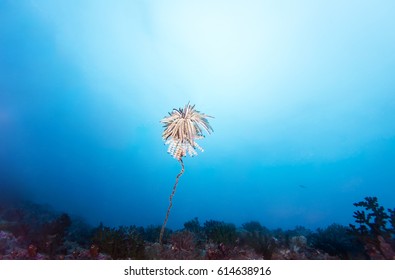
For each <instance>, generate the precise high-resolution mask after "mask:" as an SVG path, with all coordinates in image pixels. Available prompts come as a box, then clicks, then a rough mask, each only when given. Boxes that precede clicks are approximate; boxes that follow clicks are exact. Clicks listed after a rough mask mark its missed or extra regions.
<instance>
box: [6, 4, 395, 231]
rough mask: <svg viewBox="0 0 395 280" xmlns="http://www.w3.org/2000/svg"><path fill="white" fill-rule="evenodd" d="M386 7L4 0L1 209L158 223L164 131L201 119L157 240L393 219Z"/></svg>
mask: <svg viewBox="0 0 395 280" xmlns="http://www.w3.org/2000/svg"><path fill="white" fill-rule="evenodd" d="M394 12H395V2H394V1H347V2H344V1H337V0H335V1H319V2H317V3H315V2H314V3H313V2H311V1H297V2H295V1H275V2H273V1H176V0H174V1H113V2H111V4H110V3H109V2H107V1H88V0H87V1H44V0H42V1H40V0H37V1H35V0H30V1H28V0H22V1H11V0H3V1H0V189H1V193H2V194H0V195H2V196H3V198H4V197H6V196H7V195H9V194H10V193H13V194H14V195H15V193H17V195H18V196H20V197H21V198H23V199H26V200H29V201H33V202H35V203H39V204H48V205H50V206H51V207H53V208H54V209H56V210H57V211H61V212H66V213H68V214H70V215H72V216H80V217H82V218H83V219H85V220H86V221H87V222H88V223H89V224H91V225H93V226H97V225H99V223H100V222H102V223H103V224H104V225H107V226H110V227H116V226H120V225H137V226H143V227H146V226H149V225H162V223H163V219H164V217H165V214H166V210H167V207H168V203H169V201H168V199H169V195H170V193H171V190H172V187H173V184H174V181H175V177H176V175H177V174H178V173H179V171H180V165H179V163H178V162H177V160H175V159H174V158H172V157H171V155H169V154H168V153H167V146H166V145H165V144H164V141H163V140H162V137H161V136H162V132H163V126H162V124H161V123H160V120H161V119H162V118H163V117H165V116H167V115H168V112H171V111H172V110H173V108H176V109H177V108H180V107H181V108H183V107H184V105H186V104H187V103H188V102H190V103H191V104H195V105H196V109H197V110H199V111H201V112H203V113H206V114H208V115H210V116H213V117H214V118H212V119H209V122H210V124H211V126H212V127H213V129H214V133H212V134H211V135H208V136H207V137H206V138H204V139H201V140H197V142H198V144H199V145H200V146H202V147H203V148H204V150H205V151H204V152H203V153H201V152H198V153H199V154H198V156H196V157H193V158H191V157H186V158H184V164H185V173H184V174H183V176H182V177H181V178H180V181H179V184H178V187H177V192H176V194H175V196H174V200H173V208H172V210H171V213H170V217H169V221H168V223H167V227H169V228H170V229H173V230H176V229H179V228H182V227H183V225H184V223H185V222H186V221H189V220H191V219H193V218H195V217H198V219H199V221H200V222H201V223H203V222H204V221H206V220H219V221H225V222H227V223H233V224H235V225H236V226H241V225H242V224H243V223H246V222H249V221H257V222H259V223H261V224H262V225H264V226H266V227H268V228H270V229H275V228H282V229H291V228H294V227H295V226H298V225H301V226H304V227H306V228H309V229H316V228H319V227H326V226H328V225H330V224H332V223H338V224H341V225H348V224H349V223H352V222H354V218H353V212H354V211H355V210H356V209H355V206H354V205H353V203H355V202H358V201H362V200H363V199H364V198H365V197H367V196H374V197H377V198H378V200H379V202H380V204H382V205H383V206H384V207H385V208H389V207H395V203H394V201H395V188H394V181H395V172H394V169H395V52H394V49H395V31H394V30H395V29H394V26H395V17H393V15H394Z"/></svg>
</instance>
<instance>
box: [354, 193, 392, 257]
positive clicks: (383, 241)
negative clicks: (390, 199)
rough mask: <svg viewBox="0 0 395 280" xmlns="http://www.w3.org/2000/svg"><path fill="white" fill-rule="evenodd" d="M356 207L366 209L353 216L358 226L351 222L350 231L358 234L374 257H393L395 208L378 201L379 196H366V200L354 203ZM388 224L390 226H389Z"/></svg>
mask: <svg viewBox="0 0 395 280" xmlns="http://www.w3.org/2000/svg"><path fill="white" fill-rule="evenodd" d="M354 206H356V207H363V208H365V211H366V212H365V211H364V210H362V211H360V210H357V211H355V212H354V215H353V217H354V218H355V223H357V224H358V226H356V225H353V224H350V229H349V232H350V233H351V234H353V235H354V236H356V237H357V238H358V239H359V240H360V242H362V244H363V245H364V246H365V251H366V253H367V255H368V256H369V257H370V258H372V259H386V258H390V259H392V258H393V256H394V255H395V253H394V248H392V245H391V244H393V243H394V240H393V235H394V233H395V228H394V210H395V209H394V210H391V209H388V212H389V214H388V213H387V212H386V211H385V208H384V207H383V206H380V205H379V203H378V199H377V197H365V201H360V202H357V203H354ZM387 224H389V225H390V227H387Z"/></svg>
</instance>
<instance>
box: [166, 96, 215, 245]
mask: <svg viewBox="0 0 395 280" xmlns="http://www.w3.org/2000/svg"><path fill="white" fill-rule="evenodd" d="M208 117H210V116H208V115H206V114H203V113H200V112H199V111H197V110H195V105H193V106H192V105H190V104H189V103H188V104H187V105H185V107H184V109H182V108H179V109H173V111H172V112H171V113H169V116H168V117H165V118H163V119H162V120H161V122H162V123H163V124H164V128H165V130H164V131H163V134H162V138H163V140H164V141H165V144H168V145H169V148H168V150H167V151H168V152H169V153H170V154H171V155H172V156H173V157H174V158H175V159H177V160H178V161H179V163H180V164H181V171H180V173H178V175H177V177H176V181H175V183H174V186H173V191H172V192H171V194H170V198H169V207H168V209H167V212H166V217H165V220H164V222H163V226H162V229H161V231H160V235H159V243H160V244H162V238H163V233H164V231H165V227H166V223H167V220H168V219H169V214H170V209H171V207H172V206H173V196H174V194H175V192H176V188H177V184H178V180H179V179H180V177H181V176H182V174H183V173H184V162H183V161H182V157H185V156H186V154H187V153H188V154H189V155H190V156H195V155H197V152H196V149H199V150H200V151H203V149H202V148H201V147H200V146H199V145H198V144H197V143H196V142H195V140H196V139H201V138H203V137H204V135H203V130H205V131H206V132H208V133H211V132H212V131H213V129H212V127H211V126H210V124H209V122H208V120H207V118H208Z"/></svg>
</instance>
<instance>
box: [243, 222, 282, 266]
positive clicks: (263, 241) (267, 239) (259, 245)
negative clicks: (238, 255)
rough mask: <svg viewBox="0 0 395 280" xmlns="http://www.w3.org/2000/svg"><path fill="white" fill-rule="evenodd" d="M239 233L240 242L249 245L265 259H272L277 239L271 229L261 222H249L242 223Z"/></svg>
mask: <svg viewBox="0 0 395 280" xmlns="http://www.w3.org/2000/svg"><path fill="white" fill-rule="evenodd" d="M242 228H243V231H241V232H240V233H239V237H240V244H242V245H246V246H249V247H251V248H253V249H254V250H255V252H256V253H257V254H259V255H261V256H263V258H264V259H266V260H270V259H271V258H272V254H273V251H274V249H275V247H276V239H275V238H274V237H273V236H272V234H271V233H270V231H269V230H268V229H267V228H266V227H264V226H262V225H261V224H260V223H259V222H254V221H253V222H249V223H245V224H243V225H242Z"/></svg>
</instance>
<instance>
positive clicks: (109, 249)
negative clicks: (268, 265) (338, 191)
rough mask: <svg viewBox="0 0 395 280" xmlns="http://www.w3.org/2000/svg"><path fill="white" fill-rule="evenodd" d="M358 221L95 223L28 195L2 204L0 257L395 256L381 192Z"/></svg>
mask: <svg viewBox="0 0 395 280" xmlns="http://www.w3.org/2000/svg"><path fill="white" fill-rule="evenodd" d="M354 205H355V206H357V207H363V208H365V209H364V210H358V211H355V212H354V218H355V219H356V224H357V225H350V227H346V226H343V225H339V224H332V225H329V226H328V227H326V228H322V229H321V228H318V229H317V230H315V231H312V230H310V229H307V228H305V227H302V226H297V227H295V228H294V229H288V230H282V229H274V230H270V229H268V228H266V227H265V226H263V225H261V224H260V223H259V222H257V221H251V222H247V223H244V224H242V226H241V227H239V228H238V227H236V225H234V224H232V223H225V222H223V221H216V220H208V221H205V222H204V224H203V226H201V224H200V222H199V220H198V218H194V219H192V220H189V221H187V222H185V223H184V228H183V229H181V230H177V231H174V232H173V231H172V230H169V229H165V231H164V234H163V240H162V244H160V243H159V239H158V233H159V232H160V230H161V226H155V225H151V226H148V227H145V228H143V227H137V226H135V225H131V226H119V227H116V228H114V227H108V226H104V225H103V224H100V225H99V226H98V227H96V228H93V227H91V226H89V225H88V224H86V223H85V222H84V221H83V220H82V219H80V218H78V217H70V216H69V215H67V214H65V213H57V212H56V211H53V209H51V208H49V207H48V206H42V205H35V204H34V203H30V202H19V203H8V204H7V203H2V204H0V259H10V260H11V259H24V260H41V259H58V260H63V259H65V260H81V259H84V260H102V259H157V260H158V259H166V260H171V259H175V260H190V259H193V260H251V259H272V260H310V259H314V260H315V259H321V260H327V259H379V260H384V259H394V258H395V253H394V251H395V250H394V247H395V246H394V245H395V242H394V220H395V217H394V213H395V210H392V209H388V210H387V211H386V210H385V208H384V207H382V206H380V205H379V203H378V200H377V198H374V197H369V198H366V199H365V201H362V202H358V203H355V204H354Z"/></svg>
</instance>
